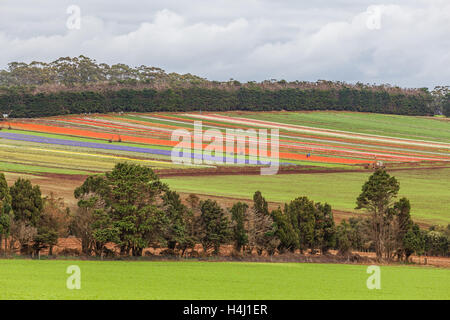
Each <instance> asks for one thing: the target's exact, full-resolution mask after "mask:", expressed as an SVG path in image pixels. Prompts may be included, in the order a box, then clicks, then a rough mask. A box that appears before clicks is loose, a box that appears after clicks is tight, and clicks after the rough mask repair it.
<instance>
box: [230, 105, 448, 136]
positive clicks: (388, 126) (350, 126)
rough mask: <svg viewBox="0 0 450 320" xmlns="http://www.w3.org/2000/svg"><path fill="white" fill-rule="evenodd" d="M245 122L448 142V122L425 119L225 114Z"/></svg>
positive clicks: (367, 115) (368, 115) (333, 114)
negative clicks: (275, 123) (270, 122)
mask: <svg viewBox="0 0 450 320" xmlns="http://www.w3.org/2000/svg"><path fill="white" fill-rule="evenodd" d="M228 115H231V116H239V117H243V118H248V119H258V120H266V121H274V122H281V123H287V124H295V125H302V126H310V127H316V128H324V129H335V130H343V131H351V132H355V133H365V134H376V135H383V136H390V137H399V138H410V139H418V140H430V141H441V142H447V143H448V142H449V141H450V122H448V121H442V120H438V119H432V118H425V117H411V116H399V115H388V114H377V113H362V112H361V113H360V112H330V111H315V112H274V113H270V112H258V113H247V114H239V115H236V113H229V114H228Z"/></svg>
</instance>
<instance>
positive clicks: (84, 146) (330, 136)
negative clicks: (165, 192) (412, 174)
mask: <svg viewBox="0 0 450 320" xmlns="http://www.w3.org/2000/svg"><path fill="white" fill-rule="evenodd" d="M318 114H320V113H318ZM322 114H327V113H322ZM347 114H350V113H347ZM350 115H351V114H350ZM271 116H272V117H271ZM297 116H298V113H287V116H286V115H283V116H281V115H278V116H277V114H272V113H251V114H243V115H242V114H236V113H233V114H227V115H225V114H215V113H208V114H202V113H177V114H167V113H166V114H161V113H156V114H139V113H132V114H122V113H120V114H119V113H118V114H106V115H84V116H83V115H76V116H64V117H53V118H43V119H14V120H11V121H8V122H3V123H2V128H3V130H2V131H0V139H1V144H0V157H1V158H0V169H1V168H5V167H7V166H6V163H10V164H16V165H17V167H18V168H19V167H20V165H25V166H27V168H28V169H24V170H26V171H30V172H36V171H37V170H33V166H36V167H40V168H42V167H48V168H49V172H52V170H53V171H54V170H55V169H60V170H61V172H64V170H65V169H67V172H69V171H70V170H72V171H71V172H75V173H76V172H77V170H78V171H83V173H86V172H93V173H95V172H102V171H105V170H107V169H110V168H111V167H112V166H113V164H114V163H115V162H116V161H123V160H129V161H136V162H144V163H147V164H148V165H149V166H152V167H155V168H165V167H178V166H177V165H176V164H174V163H172V162H171V158H170V156H171V150H172V148H173V147H174V146H175V145H176V144H177V143H178V141H173V139H172V136H171V135H172V132H173V131H174V130H177V129H184V130H187V131H193V123H194V122H195V121H201V122H202V126H203V129H204V131H205V130H208V129H216V130H220V131H222V132H225V130H226V129H243V130H248V129H255V130H257V129H267V130H268V131H269V132H270V130H273V129H279V149H280V150H279V157H280V163H281V165H304V166H318V167H327V166H328V167H329V166H330V165H331V166H335V167H341V168H349V167H353V166H362V165H364V164H370V163H373V162H374V161H383V162H385V163H397V164H398V163H415V164H417V165H418V166H420V165H423V164H436V163H448V161H450V143H449V142H448V141H450V134H449V128H448V127H449V123H448V122H444V121H437V120H433V119H425V118H420V119H419V120H420V121H421V122H420V121H419V125H422V127H427V126H428V127H430V125H431V127H432V126H436V130H435V131H432V130H431V129H430V130H429V132H427V133H428V135H425V136H424V135H414V130H416V128H419V129H420V127H419V126H418V125H417V124H416V122H417V118H412V117H400V116H396V118H392V119H391V118H388V117H390V116H388V115H381V116H382V117H385V118H387V120H388V121H389V122H390V123H391V124H394V128H395V122H396V120H397V119H398V121H399V122H401V123H402V125H404V123H403V122H404V121H405V118H407V119H408V118H411V121H412V122H413V124H414V126H411V127H409V130H408V132H406V133H405V134H404V135H405V136H407V137H408V138H403V137H400V135H399V133H398V132H395V131H394V132H389V131H386V132H382V133H383V134H369V133H362V132H358V131H361V130H356V132H353V131H352V130H351V129H352V128H348V130H336V129H324V128H322V127H323V126H324V123H323V122H322V123H320V125H321V126H320V127H319V126H310V125H309V122H306V121H301V120H300V121H292V119H294V120H295V119H296V117H297ZM327 116H328V115H327ZM365 116H366V122H367V124H368V125H371V126H373V122H372V121H371V119H370V118H371V117H373V116H372V115H368V114H366V115H365ZM376 117H380V115H376ZM271 118H274V119H275V120H277V121H271V120H270V121H269V120H266V119H271ZM384 120H385V121H386V119H384ZM282 121H284V122H282ZM359 121H361V120H360V119H359ZM305 122H306V124H308V125H304V123H305ZM329 123H330V124H333V121H332V118H330V121H329ZM325 126H327V123H325ZM439 128H442V129H444V130H440V129H439ZM419 138H420V139H419ZM445 141H447V142H445ZM206 146H207V143H203V144H202V147H203V148H205V147H206ZM20 153H25V154H27V155H28V157H21V156H20V155H19V154H20ZM15 154H17V157H14V155H15ZM11 156H12V157H11ZM192 156H193V157H197V158H198V157H200V158H201V150H197V149H194V150H193V152H192ZM236 158H238V156H236ZM68 159H73V161H72V160H70V163H68ZM243 163H244V164H245V162H243ZM247 163H248V162H247ZM200 166H201V165H200ZM13 167H14V166H13V165H9V168H13ZM73 170H75V171H73ZM39 171H40V172H41V171H42V170H39Z"/></svg>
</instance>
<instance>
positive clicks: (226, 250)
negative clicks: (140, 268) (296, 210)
mask: <svg viewBox="0 0 450 320" xmlns="http://www.w3.org/2000/svg"><path fill="white" fill-rule="evenodd" d="M107 248H108V249H110V250H111V251H113V252H115V253H116V254H117V255H118V254H119V250H118V248H117V247H115V246H114V245H113V244H108V245H107ZM165 250H166V248H147V249H144V251H143V255H144V256H156V257H158V256H159V257H164V251H165ZM17 251H18V248H16V252H17ZM64 252H72V253H75V254H74V256H77V255H80V252H81V241H80V240H79V239H78V238H74V237H70V238H59V239H58V244H57V245H56V246H54V248H53V254H55V255H63V254H64ZM195 252H196V253H197V254H196V255H193V254H192V251H191V250H188V252H187V253H188V255H190V256H193V257H195V256H201V255H202V253H203V248H202V246H201V245H200V244H198V245H196V246H195ZM329 253H330V254H331V256H329V257H328V258H327V257H326V256H322V259H313V258H315V257H317V258H320V256H318V255H317V254H311V253H309V252H308V253H304V254H303V255H301V254H300V252H299V251H298V250H297V252H295V253H288V254H283V255H279V254H275V256H274V257H275V259H274V260H273V261H278V262H283V261H286V262H289V261H291V262H295V261H297V262H322V263H326V262H330V263H333V262H334V263H339V262H341V263H343V262H345V259H336V258H333V257H338V256H337V251H335V250H330V252H329ZM41 254H42V255H46V254H48V249H44V250H42V251H41ZM352 254H353V255H357V256H359V257H361V258H360V259H359V262H358V261H355V262H356V263H361V264H367V263H374V261H375V257H376V256H375V253H374V252H358V251H354V252H353V253H352ZM284 255H286V257H284ZM220 257H222V258H224V259H226V258H233V257H235V256H234V250H233V246H232V245H224V246H221V248H220ZM220 257H219V259H220ZM267 258H269V256H267V254H263V256H262V257H261V258H260V257H259V256H257V255H256V253H255V252H254V253H253V255H252V256H244V257H240V260H243V261H266V260H267ZM270 260H272V259H270ZM410 262H412V263H414V264H416V265H420V266H425V265H427V266H434V267H440V268H450V257H433V256H422V257H418V256H412V257H410ZM378 263H379V262H377V264H378ZM381 264H383V265H396V264H397V263H395V262H390V263H381Z"/></svg>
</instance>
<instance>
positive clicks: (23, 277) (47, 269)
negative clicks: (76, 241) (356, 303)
mask: <svg viewBox="0 0 450 320" xmlns="http://www.w3.org/2000/svg"><path fill="white" fill-rule="evenodd" d="M70 265H77V266H79V267H80V270H81V289H79V290H69V289H67V287H66V281H67V278H68V277H69V275H68V274H66V270H67V267H68V266H70ZM366 269H367V266H363V265H343V264H304V263H242V262H195V261H193V262H187V261H183V262H148V261H145V262H144V261H141V262H127V261H63V260H56V261H55V260H53V261H49V260H47V261H42V260H41V261H36V260H0V288H1V290H0V299H449V298H450V281H449V279H450V269H438V268H432V267H427V268H425V267H417V266H411V267H407V266H381V289H379V290H375V289H374V290H369V289H368V288H367V286H366V281H367V278H368V277H369V275H368V274H367V273H366Z"/></svg>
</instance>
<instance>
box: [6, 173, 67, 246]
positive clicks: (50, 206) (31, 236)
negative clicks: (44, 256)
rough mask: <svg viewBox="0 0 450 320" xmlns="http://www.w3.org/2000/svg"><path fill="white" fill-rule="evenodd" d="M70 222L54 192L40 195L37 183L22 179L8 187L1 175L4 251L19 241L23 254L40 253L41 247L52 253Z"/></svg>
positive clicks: (64, 234) (65, 209)
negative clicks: (46, 195) (45, 195)
mask: <svg viewBox="0 0 450 320" xmlns="http://www.w3.org/2000/svg"><path fill="white" fill-rule="evenodd" d="M69 221H70V215H69V210H68V209H67V208H65V206H64V202H63V201H62V199H57V198H55V197H54V196H53V194H52V195H50V196H49V197H42V195H41V191H40V188H39V186H37V185H35V186H33V185H32V184H31V182H30V181H29V180H26V179H22V178H19V179H18V180H16V182H15V183H14V185H12V186H11V187H8V184H7V183H6V179H5V176H4V174H3V173H1V174H0V247H2V246H3V249H4V252H5V253H6V252H7V251H10V252H11V251H13V250H14V248H15V247H16V245H17V244H19V247H20V252H21V253H22V254H31V253H33V252H34V253H39V252H40V250H42V249H43V248H49V253H50V254H52V250H53V246H55V245H56V244H57V242H58V238H59V237H64V236H67V235H68V226H69ZM2 240H4V242H2ZM8 240H9V242H8Z"/></svg>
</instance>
